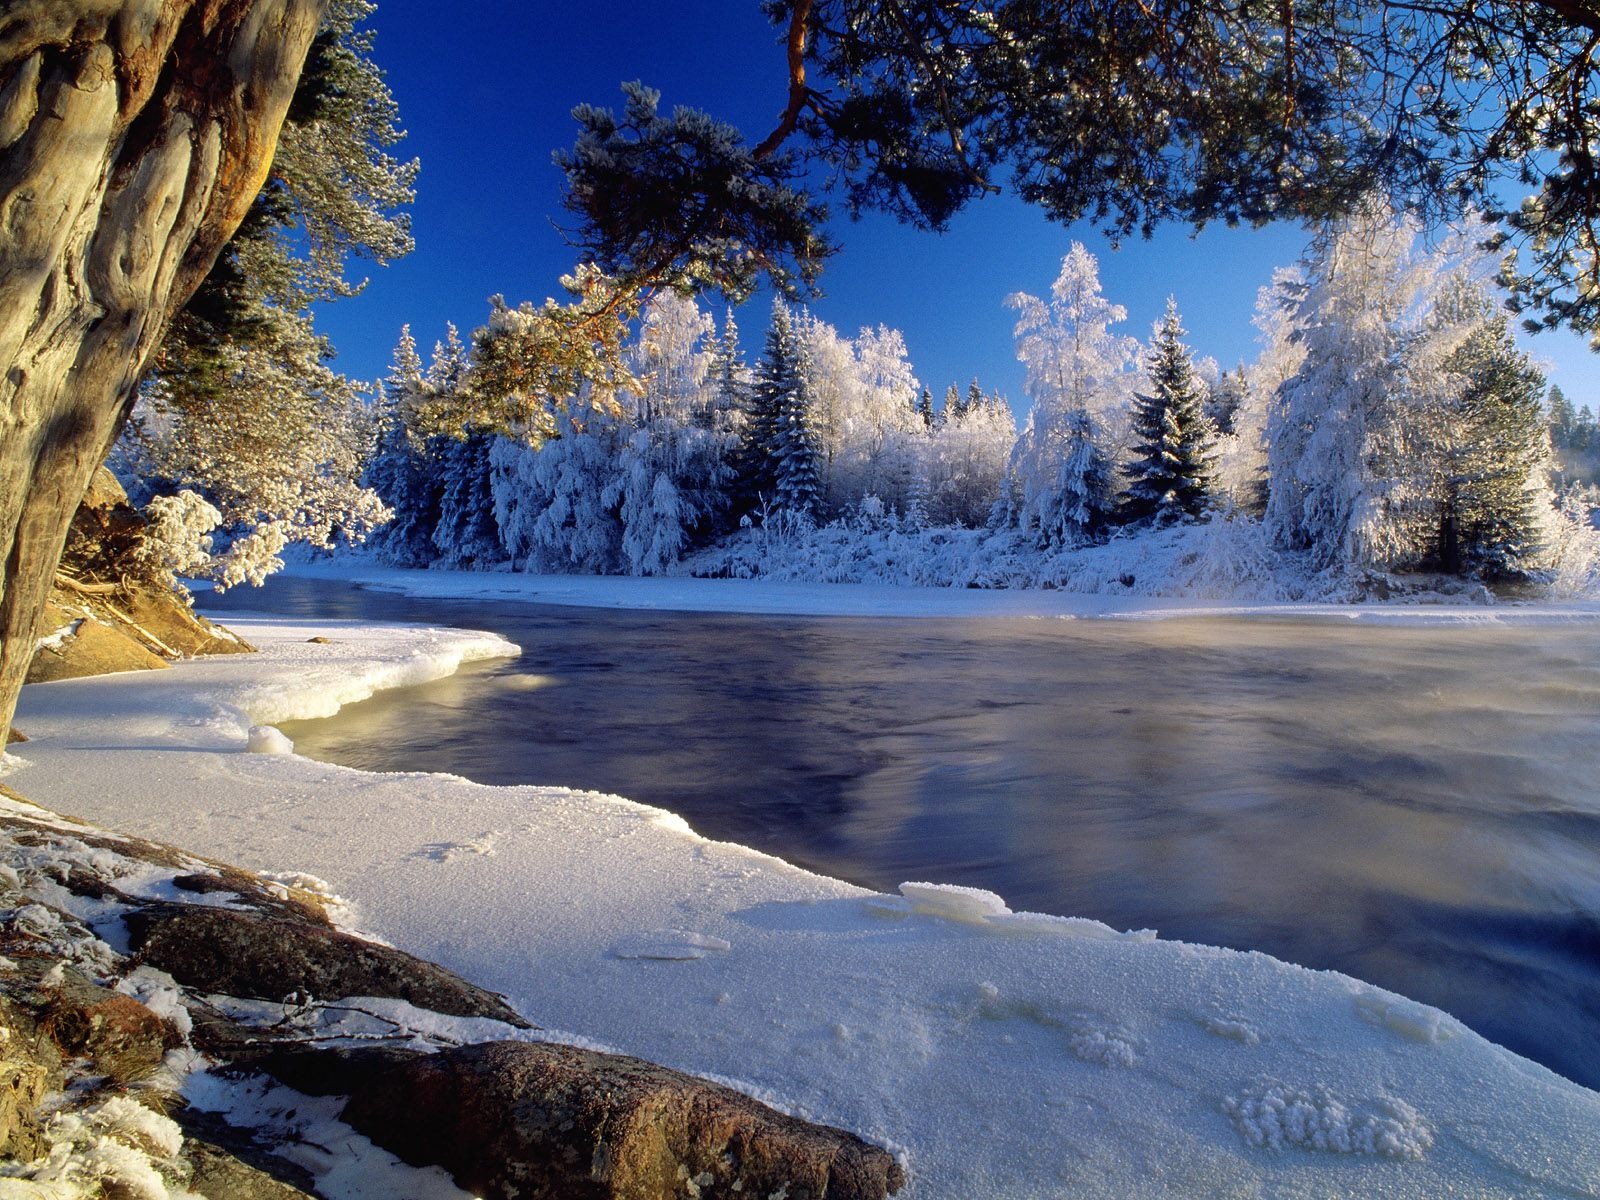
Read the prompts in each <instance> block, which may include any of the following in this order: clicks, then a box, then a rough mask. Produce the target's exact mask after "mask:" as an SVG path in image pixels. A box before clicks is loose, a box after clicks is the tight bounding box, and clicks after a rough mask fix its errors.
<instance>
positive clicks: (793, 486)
mask: <svg viewBox="0 0 1600 1200" xmlns="http://www.w3.org/2000/svg"><path fill="white" fill-rule="evenodd" d="M809 407H810V406H809V405H808V403H807V389H806V386H805V379H804V376H802V375H800V374H799V372H796V379H795V386H794V387H792V388H790V389H789V390H788V391H787V392H786V393H784V395H783V397H782V400H781V405H780V408H779V417H778V428H777V433H776V437H775V439H774V442H773V455H772V458H773V506H774V507H775V508H776V509H777V510H779V511H780V512H786V513H790V514H792V515H794V516H795V517H799V518H801V519H803V520H806V521H815V520H816V519H817V517H818V515H819V514H820V513H821V511H822V483H821V481H820V480H819V479H818V478H817V447H816V442H815V439H813V437H812V436H811V430H810V428H809V423H808V417H809V411H808V410H809Z"/></svg>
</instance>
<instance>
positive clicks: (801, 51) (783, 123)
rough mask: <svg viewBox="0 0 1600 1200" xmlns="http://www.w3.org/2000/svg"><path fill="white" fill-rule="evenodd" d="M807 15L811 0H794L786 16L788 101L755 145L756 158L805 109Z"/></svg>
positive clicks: (765, 154) (779, 141) (769, 150)
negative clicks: (774, 126) (787, 23)
mask: <svg viewBox="0 0 1600 1200" xmlns="http://www.w3.org/2000/svg"><path fill="white" fill-rule="evenodd" d="M810 16H811V0H796V3H795V6H794V12H793V13H791V14H790V16H789V38H788V44H789V102H788V104H786V105H784V109H783V116H782V117H780V118H779V119H778V127H777V128H776V129H774V130H773V131H772V132H771V133H769V134H768V135H767V136H766V139H765V140H764V141H763V142H762V143H761V144H760V145H759V146H757V147H756V148H755V156H756V158H758V159H761V158H770V157H771V156H772V154H773V152H774V151H776V150H777V149H778V147H779V146H781V145H783V143H784V141H785V140H786V139H787V138H788V137H789V135H790V134H792V133H793V132H794V131H795V130H796V129H797V128H799V126H800V114H801V113H802V112H804V111H805V107H806V100H807V98H808V97H809V95H810V91H809V89H808V88H807V87H806V21H807V19H808V18H809V17H810Z"/></svg>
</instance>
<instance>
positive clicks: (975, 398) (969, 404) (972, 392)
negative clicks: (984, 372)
mask: <svg viewBox="0 0 1600 1200" xmlns="http://www.w3.org/2000/svg"><path fill="white" fill-rule="evenodd" d="M982 403H983V389H982V388H981V387H979V386H978V377H977V376H976V375H974V376H973V377H972V382H971V383H969V384H967V398H966V400H965V401H964V402H963V403H962V405H961V411H962V412H963V413H969V412H971V411H972V410H973V409H975V408H977V407H978V406H979V405H981V404H982Z"/></svg>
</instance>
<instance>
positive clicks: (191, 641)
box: [27, 467, 252, 683]
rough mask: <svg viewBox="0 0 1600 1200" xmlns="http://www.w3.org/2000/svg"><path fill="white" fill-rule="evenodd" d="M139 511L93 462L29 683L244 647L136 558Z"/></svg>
mask: <svg viewBox="0 0 1600 1200" xmlns="http://www.w3.org/2000/svg"><path fill="white" fill-rule="evenodd" d="M145 526H146V522H145V519H144V517H143V516H142V515H141V514H140V513H139V512H138V510H137V509H135V508H134V507H133V506H132V505H131V504H129V503H128V497H127V495H126V494H125V493H124V492H123V490H122V486H121V485H120V484H119V483H118V482H117V481H116V479H115V477H114V476H112V474H111V473H110V472H109V471H107V470H106V469H105V468H104V467H101V468H100V469H99V470H98V471H97V472H96V473H95V475H94V478H93V480H92V481H91V483H90V486H89V491H88V493H87V494H86V495H85V496H84V498H83V502H82V503H81V504H80V505H79V506H78V511H77V513H76V514H75V515H74V517H73V519H72V526H71V528H70V530H69V531H68V534H67V544H66V548H65V550H64V551H63V552H62V555H61V569H60V571H59V572H58V574H57V576H56V586H55V588H54V589H53V591H52V592H51V595H50V601H49V603H48V604H47V606H46V611H45V617H44V620H43V622H42V624H41V628H42V629H43V630H44V631H45V639H44V641H43V642H41V644H40V646H39V649H38V650H37V651H36V652H35V653H34V658H33V662H32V663H31V664H30V666H29V669H28V680H27V681H28V682H29V683H49V682H51V681H53V680H57V679H78V678H81V677H83V676H86V675H105V674H109V673H111V672H113V671H145V670H152V669H155V668H159V667H164V666H167V665H168V662H169V660H172V659H178V658H190V657H193V656H195V655H197V654H235V653H240V652H244V651H249V650H251V649H252V647H251V646H250V645H249V644H248V643H247V642H245V641H243V640H242V639H241V638H238V637H235V636H234V635H233V634H232V633H230V632H229V631H228V630H226V629H223V628H222V627H221V626H219V625H213V624H212V623H211V622H210V621H208V620H206V619H205V618H204V617H202V616H199V615H198V614H196V613H195V611H194V610H193V609H192V608H191V607H190V606H189V597H188V594H187V593H185V592H182V591H175V590H174V589H173V588H172V587H171V586H169V584H168V582H167V581H166V580H165V579H164V578H157V577H156V576H157V573H156V572H153V571H152V570H151V568H150V567H149V565H148V564H146V563H144V562H141V561H140V559H139V546H140V544H141V542H142V541H143V539H144V531H145Z"/></svg>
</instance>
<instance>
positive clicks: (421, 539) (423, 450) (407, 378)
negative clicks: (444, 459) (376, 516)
mask: <svg viewBox="0 0 1600 1200" xmlns="http://www.w3.org/2000/svg"><path fill="white" fill-rule="evenodd" d="M427 386H428V385H427V382H426V380H425V378H424V375H423V369H422V360H421V358H420V357H419V356H418V354H417V343H416V341H415V340H414V339H413V338H412V336H411V326H409V325H406V326H404V327H403V328H402V329H401V330H400V340H399V342H398V343H397V344H396V345H395V348H394V359H393V362H392V363H391V365H390V367H389V373H388V375H387V376H386V377H385V378H384V381H383V400H382V408H381V410H380V416H379V423H378V439H377V449H376V452H375V453H374V454H373V456H372V459H371V460H370V461H369V462H368V464H367V469H366V474H365V475H364V476H363V482H364V483H365V484H366V485H367V486H368V487H369V488H371V489H372V490H373V491H374V492H375V493H377V495H378V497H379V498H380V499H381V500H382V501H383V502H384V504H385V505H387V506H388V508H389V510H390V512H391V513H392V514H393V515H392V516H391V517H390V519H389V521H388V522H387V523H386V524H384V525H382V526H380V527H379V528H378V529H377V530H376V531H375V532H374V534H373V537H372V545H373V548H374V551H375V552H376V553H377V554H378V556H379V557H380V558H382V559H384V560H385V561H387V562H392V563H395V564H397V565H399V566H405V567H422V566H426V565H427V564H428V563H429V562H431V561H432V560H433V556H434V546H433V530H434V527H435V526H436V525H437V524H438V522H439V494H440V490H441V488H440V483H439V476H438V469H437V468H438V463H437V462H436V461H435V460H434V459H433V457H432V456H430V454H429V453H428V447H427V444H426V441H425V439H423V437H422V436H421V434H420V433H419V432H418V431H417V430H416V428H415V413H416V411H417V406H418V405H419V404H420V403H421V401H422V396H423V393H424V391H425V389H426V388H427Z"/></svg>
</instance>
